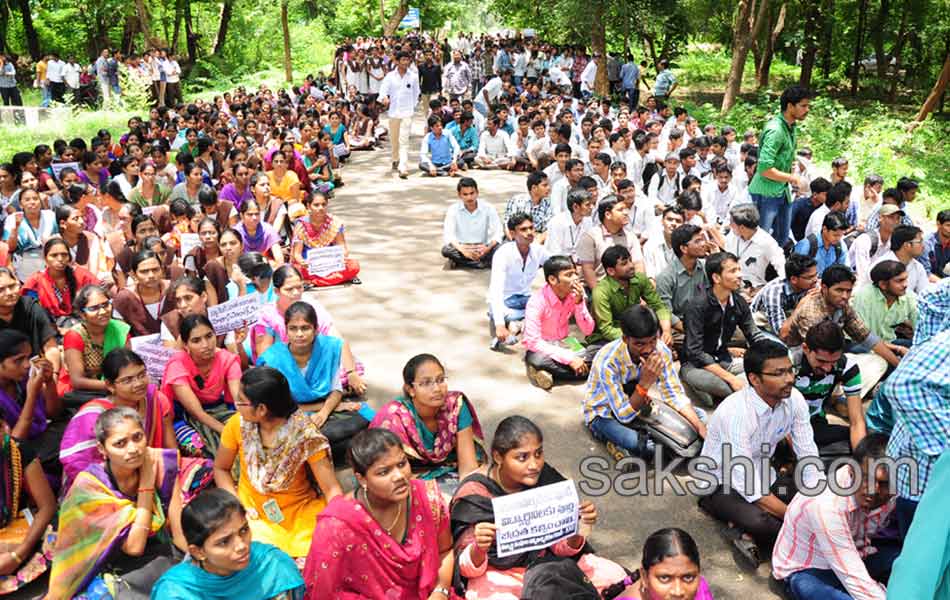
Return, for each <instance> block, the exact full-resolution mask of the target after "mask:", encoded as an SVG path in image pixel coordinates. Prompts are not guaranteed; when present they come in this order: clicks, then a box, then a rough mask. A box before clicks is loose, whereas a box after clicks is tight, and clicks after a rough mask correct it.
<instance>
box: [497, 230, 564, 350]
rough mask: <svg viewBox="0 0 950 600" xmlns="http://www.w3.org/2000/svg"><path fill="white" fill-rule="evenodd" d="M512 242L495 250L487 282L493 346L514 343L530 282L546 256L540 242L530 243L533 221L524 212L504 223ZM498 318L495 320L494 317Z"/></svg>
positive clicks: (519, 328) (529, 294)
mask: <svg viewBox="0 0 950 600" xmlns="http://www.w3.org/2000/svg"><path fill="white" fill-rule="evenodd" d="M506 225H507V227H508V233H509V235H510V236H511V238H512V240H513V241H511V242H508V243H506V244H502V246H501V247H500V248H499V249H498V251H497V252H495V256H494V257H493V258H492V264H491V279H490V280H489V284H488V298H487V300H488V324H489V329H490V331H491V336H492V340H491V343H490V345H489V347H490V348H491V349H492V350H499V349H501V346H502V344H504V345H512V344H515V343H517V341H518V339H517V338H516V337H515V336H516V335H517V334H518V332H519V331H520V330H521V328H522V327H521V325H522V323H523V321H524V314H525V307H526V306H528V300H529V299H530V297H531V282H532V281H534V278H535V276H536V275H537V273H538V269H540V268H541V266H542V265H543V264H544V261H546V260H547V259H548V256H549V255H548V251H547V250H545V249H544V246H542V245H541V244H533V243H532V242H533V241H534V223H533V222H532V220H531V217H530V216H529V215H527V214H525V213H516V214H514V215H512V216H511V218H509V219H508V223H507V224H506ZM496 319H497V320H496Z"/></svg>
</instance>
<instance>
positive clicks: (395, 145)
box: [379, 52, 419, 179]
mask: <svg viewBox="0 0 950 600" xmlns="http://www.w3.org/2000/svg"><path fill="white" fill-rule="evenodd" d="M410 62H412V60H411V59H410V58H409V55H408V54H407V53H405V52H398V53H397V54H396V68H395V69H394V70H392V71H390V72H389V73H388V74H387V75H386V77H385V78H383V83H382V85H381V86H380V88H379V102H380V103H382V105H383V106H385V107H386V108H388V109H389V113H388V116H389V138H390V140H392V162H393V169H394V170H395V169H398V170H399V177H401V178H402V179H405V178H406V177H408V176H409V133H410V131H411V129H412V114H413V112H415V110H416V104H417V103H418V102H419V76H418V74H417V73H416V72H412V71H410V70H409V64H410Z"/></svg>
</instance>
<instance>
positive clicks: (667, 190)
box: [646, 152, 683, 210]
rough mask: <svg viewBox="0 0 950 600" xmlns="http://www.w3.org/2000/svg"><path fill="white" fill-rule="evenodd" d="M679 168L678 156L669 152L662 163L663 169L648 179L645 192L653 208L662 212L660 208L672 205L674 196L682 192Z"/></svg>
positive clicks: (681, 175)
mask: <svg viewBox="0 0 950 600" xmlns="http://www.w3.org/2000/svg"><path fill="white" fill-rule="evenodd" d="M679 167H680V157H679V154H677V153H676V152H670V153H669V154H667V155H666V159H665V160H664V161H663V169H659V170H657V171H656V172H655V173H654V174H653V175H652V176H651V177H650V181H649V183H648V184H647V190H646V192H647V197H649V198H650V201H651V202H652V204H653V206H654V207H655V208H657V209H660V210H662V207H664V206H669V205H670V204H673V202H674V201H675V200H676V196H678V195H679V194H680V192H682V191H683V187H682V179H683V173H682V172H681V171H680V168H679Z"/></svg>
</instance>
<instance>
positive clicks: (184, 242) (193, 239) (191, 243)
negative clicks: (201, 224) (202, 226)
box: [181, 233, 201, 258]
mask: <svg viewBox="0 0 950 600" xmlns="http://www.w3.org/2000/svg"><path fill="white" fill-rule="evenodd" d="M200 245H201V238H199V237H198V234H197V233H183V234H181V257H182V258H184V257H186V256H188V253H189V252H191V250H192V249H193V248H197V247H198V246H200Z"/></svg>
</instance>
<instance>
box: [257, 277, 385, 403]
mask: <svg viewBox="0 0 950 600" xmlns="http://www.w3.org/2000/svg"><path fill="white" fill-rule="evenodd" d="M271 281H272V284H273V289H274V291H275V292H277V298H276V300H275V301H274V302H273V303H265V304H264V305H263V306H262V307H261V310H260V313H258V318H257V322H256V323H254V324H253V325H251V327H250V331H249V339H250V346H251V352H250V358H251V362H252V363H253V362H256V361H257V357H258V356H260V355H261V354H263V353H264V352H265V351H267V349H268V348H270V347H271V346H272V345H273V344H274V343H275V342H277V341H280V342H283V343H285V344H286V343H287V323H286V322H285V321H284V313H285V312H286V311H287V309H288V308H290V305H291V304H294V303H295V302H298V301H301V300H303V301H304V302H306V303H307V304H310V305H311V306H312V307H313V310H314V311H315V312H316V313H317V323H318V329H317V333H319V334H320V335H327V336H333V337H336V338H340V339H341V340H343V348H342V350H341V353H340V371H339V378H340V385H342V386H343V390H344V392H345V393H346V394H355V395H357V396H362V395H363V394H364V393H365V392H366V382H364V381H363V375H364V374H365V373H366V368H365V367H364V365H363V363H362V362H360V361H358V360H357V359H356V357H355V356H353V351H352V350H351V349H350V344H349V343H348V342H347V341H346V339H344V337H343V334H342V333H340V330H339V328H337V327H336V325H335V324H334V323H333V318H332V317H331V316H330V313H329V312H327V309H326V308H324V307H323V305H322V304H320V302H319V301H318V300H316V299H315V298H308V299H306V300H305V299H304V297H303V279H302V278H301V277H300V272H299V271H297V269H295V268H294V267H293V266H292V265H283V266H281V267H279V268H278V269H277V270H276V271H274V275H273V277H272V278H271Z"/></svg>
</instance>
